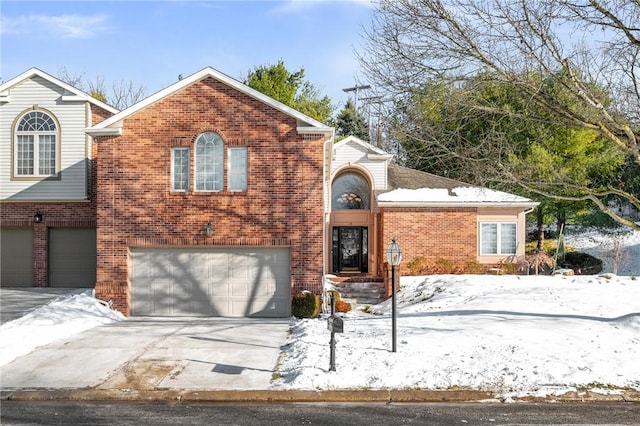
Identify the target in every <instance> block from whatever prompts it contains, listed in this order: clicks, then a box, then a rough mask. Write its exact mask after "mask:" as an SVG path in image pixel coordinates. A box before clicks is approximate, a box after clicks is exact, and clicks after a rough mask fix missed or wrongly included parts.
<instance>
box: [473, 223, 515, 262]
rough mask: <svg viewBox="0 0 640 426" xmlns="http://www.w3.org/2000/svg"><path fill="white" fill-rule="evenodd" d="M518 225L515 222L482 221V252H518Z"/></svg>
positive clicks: (509, 253)
mask: <svg viewBox="0 0 640 426" xmlns="http://www.w3.org/2000/svg"><path fill="white" fill-rule="evenodd" d="M516 230H517V226H516V223H515V222H492V223H490V222H484V223H480V254H481V255H484V256H489V255H512V254H516V246H517V232H516Z"/></svg>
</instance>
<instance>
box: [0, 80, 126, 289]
mask: <svg viewBox="0 0 640 426" xmlns="http://www.w3.org/2000/svg"><path fill="white" fill-rule="evenodd" d="M116 112H117V110H116V109H115V108H112V107H111V106H109V105H106V104H104V103H102V102H100V101H98V100H96V99H94V98H92V97H91V96H89V95H88V94H86V93H84V92H82V91H80V90H78V89H76V88H75V87H72V86H70V85H68V84H66V83H64V82H62V81H60V80H58V79H57V78H55V77H52V76H50V75H49V74H47V73H45V72H43V71H41V70H39V69H37V68H31V69H29V70H27V71H25V72H24V73H22V74H20V75H18V76H17V77H15V78H12V79H11V80H8V81H6V82H4V83H2V84H0V284H1V285H2V286H19V287H92V286H93V285H94V283H95V273H96V266H95V265H96V260H95V258H96V256H95V255H96V248H95V247H96V244H95V242H96V204H95V200H96V197H95V192H96V185H95V165H96V164H95V161H94V160H95V144H93V141H92V139H91V138H90V137H89V136H87V135H86V134H85V132H84V129H85V128H87V127H89V126H91V125H94V124H97V123H99V122H101V121H103V120H104V119H106V118H108V117H110V116H111V115H113V114H114V113H116Z"/></svg>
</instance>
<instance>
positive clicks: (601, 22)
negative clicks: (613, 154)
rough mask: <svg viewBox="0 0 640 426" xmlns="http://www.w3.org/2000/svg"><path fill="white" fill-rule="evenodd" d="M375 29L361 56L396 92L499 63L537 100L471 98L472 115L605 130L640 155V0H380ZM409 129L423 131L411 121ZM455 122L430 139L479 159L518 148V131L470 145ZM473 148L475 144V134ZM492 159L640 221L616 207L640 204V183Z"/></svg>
mask: <svg viewBox="0 0 640 426" xmlns="http://www.w3.org/2000/svg"><path fill="white" fill-rule="evenodd" d="M364 37H365V41H366V43H365V47H364V50H363V52H362V53H361V54H360V60H361V63H362V65H363V67H364V69H365V73H366V76H367V78H368V79H369V80H370V82H371V83H373V85H375V86H376V87H377V88H379V89H380V88H382V89H383V90H386V91H387V92H388V93H386V96H395V97H396V99H403V98H406V96H407V95H408V94H409V95H410V94H411V93H412V92H413V91H414V90H415V89H416V87H419V86H421V85H424V84H426V83H428V82H430V81H431V82H433V81H436V82H443V84H445V85H447V86H449V87H463V88H465V87H467V86H468V85H470V84H472V83H473V81H474V79H477V78H478V76H479V75H482V74H489V75H490V76H491V79H493V80H494V81H495V82H496V83H498V84H499V85H501V86H504V87H510V88H511V90H513V91H517V92H518V93H519V94H521V95H522V96H523V98H524V99H527V100H528V105H527V106H526V108H523V109H521V110H519V111H515V112H514V111H513V110H512V109H510V108H502V107H501V106H500V105H499V104H496V103H494V104H487V103H482V102H476V101H474V100H473V98H472V97H466V98H465V99H464V104H463V106H464V108H465V109H466V111H467V114H468V116H469V117H473V116H476V115H477V114H481V113H490V114H495V115H496V116H501V117H506V118H510V117H512V118H513V117H514V116H517V115H521V117H518V118H520V119H525V120H528V121H529V122H532V123H536V122H538V123H548V124H551V125H554V126H566V127H567V128H572V129H584V130H588V131H593V132H597V134H598V135H599V137H600V138H603V139H604V140H606V141H607V143H608V144H610V146H612V147H614V148H615V149H616V150H618V151H619V152H620V153H622V154H623V155H625V156H628V157H629V158H631V159H632V161H633V162H635V163H636V164H638V165H640V142H639V139H640V81H639V80H640V62H639V59H640V0H379V1H377V3H376V10H375V12H374V18H373V22H372V26H371V28H370V29H368V30H366V29H365V31H364ZM536 76H537V77H540V78H536ZM447 101H448V102H449V101H450V102H451V103H452V104H454V103H456V102H458V101H459V100H455V99H452V100H449V99H447ZM461 105H462V104H458V105H457V107H461ZM400 131H402V132H405V133H407V134H411V133H412V129H410V128H406V127H405V128H400ZM451 133H455V129H454V130H452V131H450V132H449V133H448V134H438V135H435V137H430V138H428V140H424V142H425V143H426V144H428V145H430V146H431V148H430V151H431V152H433V153H434V154H433V155H435V156H442V155H453V156H458V157H459V158H460V159H468V158H473V159H475V160H477V161H478V164H480V162H481V160H482V159H483V158H485V159H486V158H488V157H489V156H495V155H496V154H504V153H505V152H506V151H508V150H512V144H511V141H509V140H505V138H506V137H509V136H512V135H513V133H510V132H507V133H504V134H499V132H498V134H495V135H492V137H491V139H490V140H485V141H483V142H482V144H480V145H476V149H477V152H476V154H478V155H476V156H470V154H473V153H469V152H465V151H464V150H461V151H457V150H456V144H455V143H453V142H452V141H453V140H454V138H455V137H459V136H460V135H455V134H453V135H452V134H451ZM446 138H449V140H445V139H446ZM464 148H465V149H466V150H467V151H468V150H470V149H471V148H470V146H469V144H466V145H465V147H464ZM481 152H486V153H487V154H486V155H485V156H484V157H483V156H482V155H480V153H481ZM515 154H517V152H516V153H515ZM425 155H427V154H425ZM499 158H500V157H499ZM489 163H490V164H491V167H485V169H483V171H482V172H483V173H485V172H490V173H491V178H492V179H494V180H495V181H500V182H512V183H515V184H518V185H520V186H522V187H523V188H525V189H526V190H527V191H530V192H533V193H538V194H541V195H543V196H545V197H547V198H551V199H564V200H590V201H592V202H594V203H595V204H596V205H597V206H598V207H599V208H600V209H601V210H602V211H604V212H605V213H607V214H608V215H609V216H611V217H612V218H613V219H615V220H616V221H618V222H620V223H623V224H625V225H628V226H631V227H634V228H636V229H640V226H638V225H637V224H635V223H634V222H633V221H631V220H629V219H628V218H626V217H623V216H621V215H620V214H619V212H617V211H616V210H614V209H611V208H610V207H609V200H610V199H611V198H612V197H613V198H616V197H617V198H619V199H624V200H626V202H628V203H629V204H632V205H634V206H635V207H636V208H638V209H640V199H639V196H638V194H637V193H632V192H630V191H626V190H625V189H624V188H623V187H620V186H617V187H616V186H611V185H602V184H599V185H585V184H574V183H573V182H566V181H558V182H554V185H551V184H550V183H549V182H547V183H546V184H545V185H538V182H537V181H536V180H535V179H534V178H535V176H532V175H531V174H529V176H522V175H521V174H519V173H518V170H515V169H514V168H508V167H505V166H504V164H503V163H499V162H496V161H493V162H489ZM485 164H487V163H485ZM465 167H466V166H465ZM572 185H575V187H572ZM560 188H564V189H567V188H568V189H570V190H569V191H560V190H559V189H560Z"/></svg>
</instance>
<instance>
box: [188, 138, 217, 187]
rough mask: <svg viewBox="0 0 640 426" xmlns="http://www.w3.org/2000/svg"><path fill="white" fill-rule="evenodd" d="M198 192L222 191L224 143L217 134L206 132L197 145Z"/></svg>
mask: <svg viewBox="0 0 640 426" xmlns="http://www.w3.org/2000/svg"><path fill="white" fill-rule="evenodd" d="M195 150H196V153H195V159H196V162H195V167H196V191H222V188H223V185H224V179H223V177H224V142H223V141H222V138H221V137H220V135H218V134H217V133H215V132H205V133H203V134H201V135H200V136H198V139H196V143H195Z"/></svg>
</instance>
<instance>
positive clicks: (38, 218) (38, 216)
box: [33, 212, 42, 223]
mask: <svg viewBox="0 0 640 426" xmlns="http://www.w3.org/2000/svg"><path fill="white" fill-rule="evenodd" d="M33 222H34V223H40V222H42V213H40V212H36V214H34V215H33Z"/></svg>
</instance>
